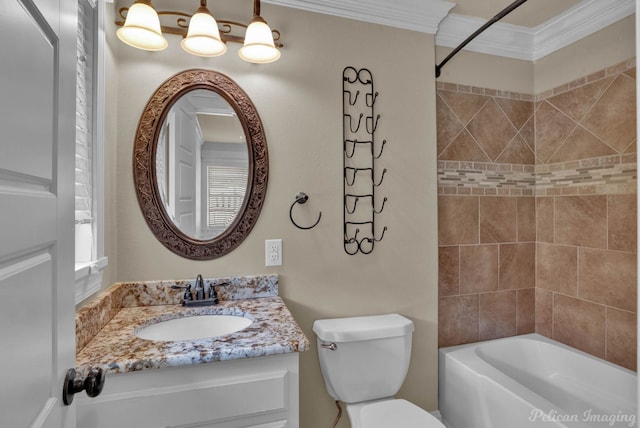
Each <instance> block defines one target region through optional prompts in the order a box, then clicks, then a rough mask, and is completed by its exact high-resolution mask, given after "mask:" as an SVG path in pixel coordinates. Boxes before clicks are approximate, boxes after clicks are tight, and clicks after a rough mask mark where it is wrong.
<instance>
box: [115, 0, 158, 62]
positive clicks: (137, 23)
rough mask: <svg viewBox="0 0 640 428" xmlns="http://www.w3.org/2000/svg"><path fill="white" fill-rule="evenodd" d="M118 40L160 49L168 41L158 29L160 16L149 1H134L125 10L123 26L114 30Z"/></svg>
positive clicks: (150, 48) (139, 47)
mask: <svg viewBox="0 0 640 428" xmlns="http://www.w3.org/2000/svg"><path fill="white" fill-rule="evenodd" d="M116 35H117V36H118V38H119V39H120V40H122V41H123V42H124V43H126V44H128V45H129V46H133V47H134V48H138V49H144V50H147V51H161V50H163V49H165V48H166V47H167V46H168V45H169V43H168V42H167V39H165V38H164V36H163V35H162V31H161V30H160V18H158V14H157V13H156V11H155V9H153V6H151V3H150V2H145V1H144V0H142V1H138V2H135V3H134V4H133V5H132V6H131V7H130V8H129V10H128V11H127V19H126V20H125V22H124V26H123V27H122V28H120V29H118V31H117V32H116Z"/></svg>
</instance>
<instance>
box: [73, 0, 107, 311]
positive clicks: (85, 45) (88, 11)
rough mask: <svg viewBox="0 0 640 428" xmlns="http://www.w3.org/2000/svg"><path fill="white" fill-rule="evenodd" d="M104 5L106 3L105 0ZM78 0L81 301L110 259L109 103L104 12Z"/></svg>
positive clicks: (77, 221)
mask: <svg viewBox="0 0 640 428" xmlns="http://www.w3.org/2000/svg"><path fill="white" fill-rule="evenodd" d="M100 7H104V5H103V4H102V3H101V4H100ZM100 7H99V5H98V4H97V3H96V2H95V1H94V0H78V27H77V28H78V35H77V52H78V55H77V57H78V61H77V70H76V71H77V73H76V77H77V78H76V165H75V167H76V171H75V173H76V174H75V175H76V187H75V194H76V198H75V224H76V226H75V252H76V254H75V261H76V303H78V302H80V301H82V300H84V299H86V298H87V297H89V296H90V295H91V294H93V293H94V292H96V291H98V290H99V289H100V286H101V283H102V270H103V269H104V267H105V266H106V264H107V260H106V258H105V257H104V252H103V248H102V237H103V219H102V211H103V210H102V199H103V171H102V169H103V164H102V159H103V156H102V144H103V141H102V140H103V117H102V116H103V107H102V105H101V104H100V102H98V100H103V99H104V89H103V85H102V82H103V81H104V76H103V71H102V70H103V69H104V67H103V59H102V46H103V43H104V32H103V29H102V28H103V26H102V24H101V20H102V13H100Z"/></svg>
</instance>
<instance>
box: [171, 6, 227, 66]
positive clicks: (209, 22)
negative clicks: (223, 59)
mask: <svg viewBox="0 0 640 428" xmlns="http://www.w3.org/2000/svg"><path fill="white" fill-rule="evenodd" d="M180 46H182V49H184V50H185V51H187V52H189V53H190V54H193V55H198V56H208V57H211V56H218V55H222V54H223V53H225V52H226V51H227V45H226V44H224V43H223V42H222V40H221V39H220V30H219V29H218V23H217V22H216V20H215V19H214V18H213V16H212V15H211V13H210V12H209V11H208V10H207V8H204V7H201V8H200V9H198V11H197V12H196V13H195V14H194V15H193V16H192V17H191V20H190V21H189V30H188V31H187V37H185V38H184V39H182V42H180Z"/></svg>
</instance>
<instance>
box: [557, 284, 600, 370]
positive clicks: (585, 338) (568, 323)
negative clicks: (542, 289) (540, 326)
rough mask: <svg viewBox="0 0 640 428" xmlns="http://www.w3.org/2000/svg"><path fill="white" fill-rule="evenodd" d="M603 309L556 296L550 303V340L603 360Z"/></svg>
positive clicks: (584, 302)
mask: <svg viewBox="0 0 640 428" xmlns="http://www.w3.org/2000/svg"><path fill="white" fill-rule="evenodd" d="M605 320H606V313H605V307H604V306H602V305H598V304H595V303H591V302H586V301H584V300H580V299H576V298H573V297H567V296H563V295H560V294H555V295H554V299H553V339H555V340H558V341H560V342H562V343H566V344H567V345H569V346H573V347H574V348H578V349H580V350H582V351H585V352H588V353H589V354H591V355H595V356H596V357H599V358H604V357H605V336H606V333H605V322H606V321H605Z"/></svg>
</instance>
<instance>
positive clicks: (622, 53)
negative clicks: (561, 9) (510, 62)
mask: <svg viewBox="0 0 640 428" xmlns="http://www.w3.org/2000/svg"><path fill="white" fill-rule="evenodd" d="M635 34H636V33H635V15H632V16H628V17H626V18H624V19H621V20H620V21H618V22H616V23H615V24H612V25H609V26H608V27H606V28H603V29H602V30H600V31H598V32H596V33H593V34H591V35H590V36H587V37H585V38H583V39H581V40H578V41H577V42H575V43H573V44H571V45H569V46H567V47H565V48H563V49H561V50H559V51H557V52H554V53H552V54H551V55H547V56H546V57H544V58H541V59H539V60H538V61H536V62H535V63H534V65H533V68H534V70H533V75H534V85H533V88H534V92H533V93H535V94H540V93H542V92H545V91H547V90H549V89H552V88H555V87H557V86H560V85H563V84H565V83H567V82H570V81H572V80H575V79H578V78H581V77H583V76H588V75H590V74H592V73H595V72H597V71H599V70H602V68H603V66H609V65H613V64H618V63H620V62H622V61H624V60H627V59H629V58H633V57H634V56H635V40H636V38H635Z"/></svg>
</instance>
